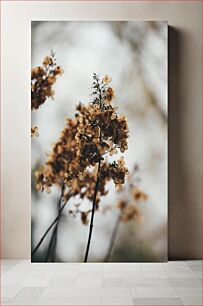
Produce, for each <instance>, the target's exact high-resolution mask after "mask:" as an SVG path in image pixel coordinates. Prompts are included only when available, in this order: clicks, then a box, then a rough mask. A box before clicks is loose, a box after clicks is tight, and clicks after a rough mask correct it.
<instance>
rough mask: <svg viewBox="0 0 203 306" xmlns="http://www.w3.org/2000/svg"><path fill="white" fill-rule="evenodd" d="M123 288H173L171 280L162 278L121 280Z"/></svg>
mask: <svg viewBox="0 0 203 306" xmlns="http://www.w3.org/2000/svg"><path fill="white" fill-rule="evenodd" d="M121 286H123V287H126V286H128V287H171V282H170V281H169V279H166V278H164V279H160V278H125V279H122V280H121Z"/></svg>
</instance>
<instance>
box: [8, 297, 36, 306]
mask: <svg viewBox="0 0 203 306" xmlns="http://www.w3.org/2000/svg"><path fill="white" fill-rule="evenodd" d="M37 300H38V298H37V297H29V298H12V299H9V300H8V301H5V304H3V305H13V306H14V305H27V306H29V305H35V303H36V302H37Z"/></svg>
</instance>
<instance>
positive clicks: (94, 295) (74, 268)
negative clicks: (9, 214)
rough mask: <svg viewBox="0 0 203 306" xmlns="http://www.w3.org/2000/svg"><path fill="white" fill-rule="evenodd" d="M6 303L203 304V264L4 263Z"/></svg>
mask: <svg viewBox="0 0 203 306" xmlns="http://www.w3.org/2000/svg"><path fill="white" fill-rule="evenodd" d="M1 285H2V290H1V295H2V301H1V305H88V306H89V305H192V306H194V305H202V262H201V261H198V260H197V261H177V262H168V263H140V264H138V263H137V264H54V263H53V264H49V263H47V264H37V263H36V264H35V263H32V264H31V263H30V262H29V261H27V260H2V261H1Z"/></svg>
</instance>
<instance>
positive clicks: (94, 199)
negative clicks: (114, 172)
mask: <svg viewBox="0 0 203 306" xmlns="http://www.w3.org/2000/svg"><path fill="white" fill-rule="evenodd" d="M100 166H101V160H99V164H98V171H97V181H96V185H95V190H94V197H93V202H92V214H91V221H90V227H89V235H88V242H87V248H86V252H85V259H84V262H87V259H88V254H89V248H90V242H91V237H92V230H93V223H94V213H95V208H96V199H97V191H98V187H99V174H100Z"/></svg>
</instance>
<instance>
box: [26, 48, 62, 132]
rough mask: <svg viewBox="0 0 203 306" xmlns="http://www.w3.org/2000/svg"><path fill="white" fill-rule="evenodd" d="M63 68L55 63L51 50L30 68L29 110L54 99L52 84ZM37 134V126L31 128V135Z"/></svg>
mask: <svg viewBox="0 0 203 306" xmlns="http://www.w3.org/2000/svg"><path fill="white" fill-rule="evenodd" d="M62 73H63V70H62V68H61V67H60V66H57V65H56V58H55V53H54V52H53V51H51V53H50V55H49V56H46V57H45V58H44V60H43V62H42V66H39V67H35V68H32V70H31V110H34V109H35V110H37V109H39V107H40V106H41V105H42V104H43V103H44V102H45V101H46V100H47V98H49V97H51V98H52V99H54V94H55V92H54V90H53V89H52V86H53V84H54V83H55V82H56V79H57V76H58V75H61V74H62ZM34 136H35V137H37V136H39V132H38V127H37V126H35V127H32V128H31V137H34Z"/></svg>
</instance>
